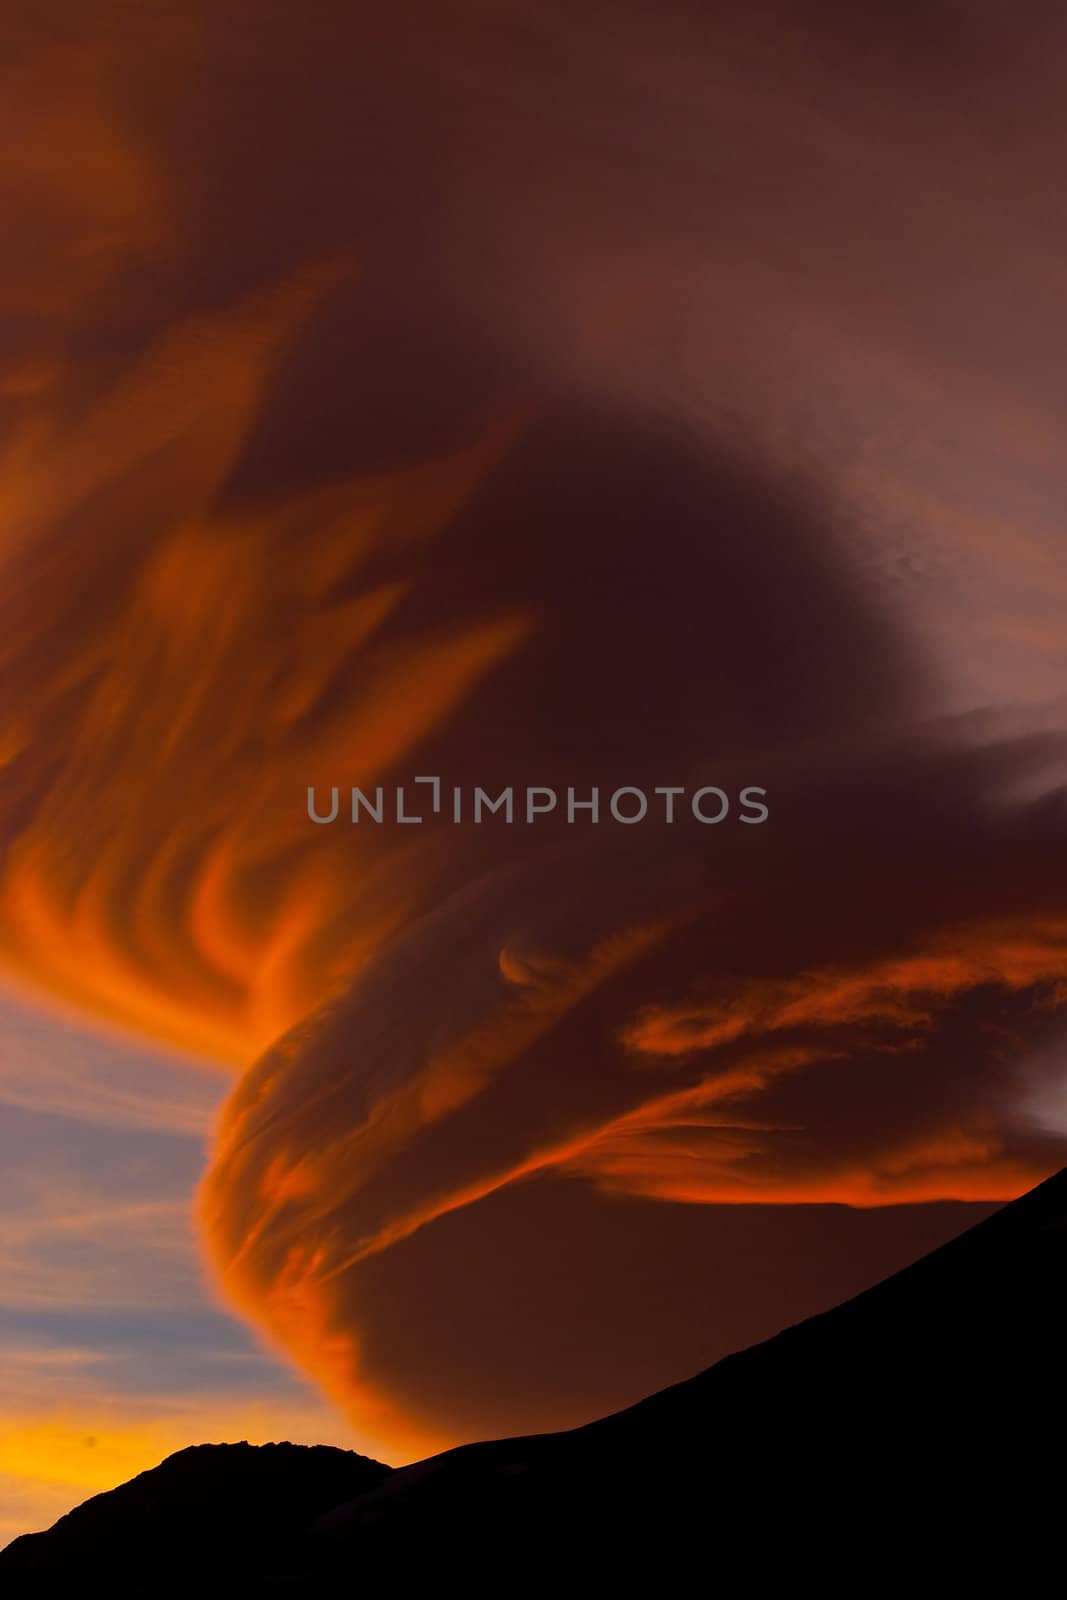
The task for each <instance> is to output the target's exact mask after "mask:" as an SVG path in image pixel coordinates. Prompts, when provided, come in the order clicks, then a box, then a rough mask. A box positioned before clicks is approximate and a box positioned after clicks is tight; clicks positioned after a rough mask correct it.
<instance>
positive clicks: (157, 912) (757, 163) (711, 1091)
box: [0, 0, 1067, 1537]
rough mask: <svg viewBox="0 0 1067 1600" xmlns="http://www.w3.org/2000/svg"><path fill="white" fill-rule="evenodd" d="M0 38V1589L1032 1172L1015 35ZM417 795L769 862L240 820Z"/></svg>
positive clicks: (898, 1233) (1058, 626) (45, 18)
mask: <svg viewBox="0 0 1067 1600" xmlns="http://www.w3.org/2000/svg"><path fill="white" fill-rule="evenodd" d="M0 11H2V12H3V17H4V21H5V27H4V29H3V33H4V38H5V45H4V58H3V62H2V72H3V93H2V94H0V122H2V137H0V196H2V199H3V206H4V213H5V216H6V218H7V220H8V233H9V241H10V242H6V243H5V250H4V255H3V260H2V263H0V286H2V288H3V307H4V309H3V316H2V319H0V320H2V341H0V354H2V362H0V368H2V370H0V566H2V568H3V573H2V582H0V663H2V670H0V683H2V685H3V687H2V690H0V982H2V983H3V985H4V987H3V993H2V998H0V1193H2V1204H0V1342H2V1345H3V1354H4V1362H3V1374H2V1377H0V1533H2V1534H3V1535H5V1536H9V1537H10V1536H14V1535H15V1534H17V1533H18V1532H20V1531H24V1530H25V1529H27V1528H32V1527H38V1526H42V1525H45V1524H46V1523H47V1522H49V1521H50V1520H52V1519H53V1518H54V1517H55V1516H56V1515H58V1514H60V1513H61V1512H62V1511H64V1510H66V1509H68V1508H69V1507H70V1506H71V1505H72V1504H75V1503H77V1502H78V1501H79V1500H81V1499H82V1498H84V1497H85V1495H86V1494H87V1493H89V1492H91V1491H95V1490H97V1489H99V1488H104V1487H108V1486H111V1485H113V1484H114V1483H116V1482H119V1481H121V1480H122V1479H123V1478H125V1477H128V1476H129V1475H130V1474H131V1473H132V1472H134V1471H138V1470H141V1469H143V1468H144V1467H147V1466H150V1465H152V1464H154V1462H155V1461H157V1460H158V1459H159V1458H160V1457H161V1456H162V1455H164V1454H166V1453H167V1452H168V1451H169V1450H171V1449H175V1448H179V1447H181V1446H182V1445H184V1444H189V1443H194V1442H199V1441H201V1440H204V1439H207V1438H250V1439H266V1438H280V1437H288V1438H294V1439H301V1440H305V1441H318V1442H328V1443H344V1444H347V1445H349V1446H351V1447H353V1448H357V1449H362V1450H364V1451H365V1452H367V1453H369V1454H373V1455H376V1456H379V1457H380V1458H382V1459H384V1460H389V1461H394V1462H399V1461H404V1460H411V1459H415V1458H417V1457H418V1456H420V1455H423V1454H426V1453H428V1452H429V1451H431V1450H433V1449H436V1448H440V1447H443V1446H446V1445H450V1444H453V1443H457V1442H460V1441H461V1440H464V1439H470V1438H476V1437H480V1436H485V1435H488V1434H496V1433H501V1432H517V1431H535V1430H537V1429H539V1428H555V1427H562V1426H569V1425H573V1424H576V1423H580V1422H582V1421H585V1420H587V1419H589V1418H591V1417H593V1416H595V1415H598V1414H601V1413H603V1412H605V1411H608V1410H611V1409H613V1408H615V1407H618V1406H621V1405H624V1404H627V1403H629V1402H631V1401H634V1400H636V1399H638V1398H640V1397H641V1396H642V1395H643V1394H645V1393H647V1392H649V1391H650V1390H652V1389H655V1388H657V1387H661V1386H663V1385H665V1384H667V1383H670V1382H672V1381H674V1380H676V1379H678V1378H681V1377H683V1376H686V1375H688V1374H689V1373H691V1372H693V1371H695V1370H698V1369H699V1368H700V1367H702V1366H705V1365H707V1364H709V1363H710V1362H711V1361H713V1360H715V1359H717V1358H718V1357H720V1356H721V1355H724V1354H726V1353H727V1352H728V1351H730V1350H731V1349H735V1348H738V1347H739V1346H743V1345H745V1344H748V1343H750V1342H752V1341H753V1340H755V1339H759V1338H762V1337H766V1336H768V1335H770V1334H772V1333H773V1332H775V1331H776V1330H777V1329H778V1328H780V1327H782V1326H783V1325H786V1324H788V1323H790V1322H793V1321H796V1320H797V1319H798V1318H800V1317H802V1316H806V1315H809V1314H812V1313H814V1312H816V1311H818V1310H819V1309H822V1308H824V1307H826V1306H828V1305H830V1304H833V1303H834V1302H835V1301H837V1300H840V1299H842V1298H844V1297H845V1296H847V1295H848V1294H850V1293H853V1292H855V1291H856V1290H858V1289H860V1288H862V1287H863V1286H865V1285H866V1284H869V1283H871V1282H874V1281H876V1280H877V1279H879V1278H880V1277H882V1276H884V1275H885V1274H886V1273H888V1272H891V1271H892V1270H894V1269H895V1268H897V1267H899V1266H902V1265H904V1264H905V1263H906V1262H907V1261H909V1260H911V1259H913V1258H914V1257H915V1256H917V1255H919V1254H921V1253H922V1252H924V1251H925V1250H928V1249H930V1248H932V1247H934V1246H935V1245H936V1244H938V1243H939V1242H941V1241H943V1240H944V1239H947V1238H949V1237H951V1236H952V1235H953V1234H955V1233H957V1232H959V1231H960V1230H961V1229H962V1228H963V1227H965V1226H967V1225H968V1224H969V1223H970V1222H972V1221H975V1220H978V1219H979V1218H980V1217H981V1216H984V1215H986V1214H987V1213H988V1211H989V1210H990V1209H991V1208H992V1207H994V1206H995V1205H997V1204H999V1203H1002V1202H1003V1201H1005V1200H1007V1199H1010V1198H1012V1197H1013V1196H1015V1195H1017V1194H1019V1193H1021V1192H1023V1191H1024V1190H1025V1189H1026V1188H1028V1187H1030V1186H1031V1185H1032V1184H1033V1183H1035V1182H1037V1181H1038V1180H1040V1179H1041V1178H1043V1177H1044V1176H1046V1175H1047V1174H1049V1173H1050V1172H1052V1171H1054V1170H1056V1169H1057V1168H1058V1167H1060V1166H1061V1165H1062V1164H1063V1161H1064V1146H1065V1138H1067V1109H1065V1090H1064V1069H1063V1049H1064V1019H1063V1015H1062V1013H1063V1007H1064V1001H1065V998H1067V904H1065V893H1064V891H1065V887H1067V886H1065V883H1064V873H1065V869H1064V867H1063V862H1064V861H1065V860H1067V856H1065V852H1064V848H1063V846H1064V827H1065V815H1064V802H1063V771H1064V756H1065V744H1067V703H1065V692H1064V682H1065V672H1064V669H1065V666H1067V660H1065V656H1067V634H1065V630H1064V628H1063V624H1062V618H1063V615H1064V602H1065V600H1067V594H1065V592H1064V591H1065V586H1067V578H1065V577H1064V572H1065V567H1064V563H1063V561H1062V559H1061V543H1062V533H1061V527H1060V523H1061V518H1062V505H1063V503H1064V488H1065V481H1064V480H1065V477H1067V466H1065V460H1064V452H1063V448H1062V442H1061V441H1062V431H1063V430H1062V417H1063V412H1064V408H1065V405H1067V390H1065V380H1064V377H1063V373H1062V370H1061V368H1062V364H1061V363H1058V362H1057V361H1056V360H1055V359H1054V358H1053V355H1052V354H1051V350H1052V340H1051V338H1050V330H1053V329H1055V328H1056V327H1057V326H1058V325H1059V320H1060V313H1061V307H1062V300H1063V292H1064V287H1065V264H1064V262H1065V244H1067V201H1065V200H1064V197H1063V192H1062V184H1061V182H1060V176H1061V175H1060V170H1059V169H1060V159H1059V152H1060V150H1061V149H1062V142H1063V137H1064V134H1065V132H1067V129H1065V128H1064V118H1065V112H1064V106H1065V105H1067V98H1065V96H1064V94H1063V87H1064V85H1063V75H1064V66H1065V47H1067V23H1065V22H1064V20H1063V18H1062V14H1061V12H1060V9H1059V8H1057V7H1054V6H1052V5H1050V4H1049V5H1045V4H1038V5H1036V6H1034V7H1032V8H1031V12H1030V14H1029V15H1028V21H1027V27H1026V29H1025V31H1022V30H1017V29H1016V30H1013V29H1012V27H1011V26H1010V24H1009V22H1008V21H1007V20H1006V19H1005V17H1004V15H1003V13H1002V10H1001V8H999V7H997V6H994V5H992V4H989V5H979V6H975V5H968V6H966V7H964V6H962V5H957V4H954V3H951V0H937V3H934V4H926V5H922V6H918V5H914V6H912V5H901V4H900V3H899V0H898V3H896V4H894V5H892V6H890V5H888V4H885V5H882V4H880V3H879V4H875V5H874V6H867V7H864V8H863V11H862V15H857V14H856V13H855V12H854V10H853V9H852V8H848V9H846V8H842V7H835V6H831V5H828V4H825V3H820V0H768V3H766V4H761V5H756V6H745V7H731V6H727V5H723V6H715V7H706V6H693V5H691V4H688V3H685V0H669V3H667V4H661V5H657V6H655V7H653V6H651V5H649V4H647V3H645V4H638V3H637V0H621V3H615V4H612V5H611V6H608V5H607V4H604V3H600V0H582V3H581V4H578V5H575V4H568V5H563V4H555V3H544V0H542V3H541V4H539V5H536V6H534V5H533V4H530V3H527V0H504V3H500V4H496V5H486V4H484V3H483V0H446V3H440V0H439V3H437V4H435V5H433V6H431V5H430V4H429V3H428V0H401V3H399V4H398V5H396V6H394V7H391V8H390V9H389V12H388V14H387V15H385V14H382V13H381V11H380V8H372V7H369V6H363V5H351V4H345V5H342V4H340V3H339V0H336V3H335V0H311V3H309V4H307V5H305V6H302V7H301V8H300V14H299V16H298V17H297V16H295V15H294V14H293V13H292V12H291V8H288V7H282V6H263V5H261V4H253V3H252V0H224V3H222V4H215V5H213V6H212V7H210V8H208V7H206V6H201V5H200V4H199V0H190V3H188V4H184V5H182V6H180V7H179V6H167V7H153V8H144V7H140V6H132V5H129V4H126V3H123V0H97V4H96V5H94V6H93V7H90V8H88V10H87V9H86V8H85V7H84V6H82V5H74V4H72V3H69V0H51V3H47V4H45V5H44V6H40V5H39V6H37V7H35V8H34V9H33V12H32V14H31V12H30V10H29V8H25V7H20V6H18V5H17V4H15V5H3V6H0ZM7 24H10V26H8V25H7ZM433 774H436V775H438V776H440V777H441V779H442V782H444V783H445V784H446V785H453V786H459V787H461V788H463V789H465V791H466V792H467V793H471V792H473V788H474V786H476V785H477V786H484V788H485V789H486V790H487V792H488V793H490V794H492V795H496V794H497V793H498V792H499V791H500V790H501V789H503V788H506V787H509V786H514V788H515V789H516V792H517V793H519V794H522V793H523V792H524V791H525V789H526V788H527V787H528V786H546V785H547V786H550V787H553V788H554V789H556V790H558V791H559V793H561V794H562V793H564V792H565V791H566V790H567V789H568V788H571V787H573V788H574V790H575V792H576V794H577V795H579V796H583V797H584V796H586V795H588V794H589V792H590V790H591V789H592V788H593V787H594V786H596V787H597V788H599V789H600V791H601V793H602V795H603V796H604V798H605V805H606V800H607V797H608V796H609V795H610V794H611V793H612V792H613V791H614V790H616V789H617V788H619V787H620V786H630V787H631V788H637V789H639V790H640V791H641V792H642V793H647V794H648V795H652V794H653V792H654V790H655V789H656V788H657V787H660V786H676V787H680V788H682V789H685V790H686V791H687V792H692V791H693V790H695V789H697V788H699V787H702V786H714V787H716V788H721V789H722V790H723V791H724V792H726V793H727V794H728V795H730V796H736V795H737V794H739V793H740V791H741V790H742V789H743V788H744V787H746V786H749V785H755V786H757V787H758V788H759V789H760V790H761V791H762V792H763V793H764V795H765V797H766V800H767V805H768V812H769V815H768V817H767V820H766V821H765V822H764V823H762V824H760V825H759V826H756V827H751V826H746V825H745V823H744V822H743V821H742V820H741V819H740V817H739V815H738V811H737V808H736V806H735V807H734V809H733V810H732V812H731V814H730V816H729V818H728V819H726V820H724V821H723V822H722V823H721V824H713V825H705V824H702V823H701V822H699V821H698V820H696V819H694V817H693V816H692V814H691V812H686V810H685V808H684V806H683V808H682V811H681V813H680V815H679V816H678V818H676V820H675V821H674V822H668V821H667V820H666V818H665V816H664V814H663V812H662V810H660V809H659V808H655V809H653V810H652V811H651V813H650V815H649V817H648V818H647V819H645V820H643V821H642V822H641V823H640V824H639V825H633V826H628V825H626V824H620V823H613V822H612V821H610V820H608V819H605V820H602V821H601V822H600V823H599V824H593V823H592V822H591V821H584V820H579V821H576V822H575V823H574V824H573V825H572V824H568V823H567V822H566V819H565V817H564V816H563V815H562V808H561V807H560V808H557V810H556V811H555V813H554V814H552V815H551V816H547V817H545V818H543V819H542V820H541V821H539V822H538V823H537V825H527V824H524V823H523V822H522V821H521V820H520V821H518V822H517V823H515V824H508V823H507V822H506V821H505V820H504V819H503V818H502V817H501V818H499V819H497V818H492V819H488V820H487V821H486V822H485V823H484V824H483V825H480V826H477V825H474V824H473V823H469V822H466V821H465V822H463V823H461V824H456V825H453V824H451V823H450V822H449V821H448V820H447V818H446V817H443V816H442V817H436V818H427V820H426V822H425V823H424V824H420V825H418V826H405V825H403V824H400V823H398V822H396V821H395V819H394V820H392V821H389V820H387V821H385V822H384V823H383V824H381V825H370V824H367V823H364V824H361V825H360V826H358V827H357V826H353V825H352V824H351V823H350V822H348V821H347V820H346V817H347V811H346V808H345V806H342V808H341V813H340V817H339V820H338V821H336V822H333V823H329V824H316V823H314V822H312V821H310V820H309V816H308V811H307V806H306V796H307V791H308V788H309V787H312V788H314V789H315V790H316V792H317V793H318V794H319V795H321V796H325V795H327V794H329V793H330V791H331V790H332V789H333V788H335V787H336V788H337V789H338V792H339V793H340V794H341V795H342V796H345V797H347V795H348V792H349V790H350V788H351V786H353V785H358V786H361V787H362V788H364V789H365V790H366V791H367V792H373V790H374V789H375V787H376V786H377V785H382V786H383V788H384V789H385V790H386V791H388V792H391V791H392V790H393V789H394V788H395V787H396V786H397V785H404V784H405V783H410V782H411V781H412V780H413V779H414V778H415V777H416V776H419V775H433Z"/></svg>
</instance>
